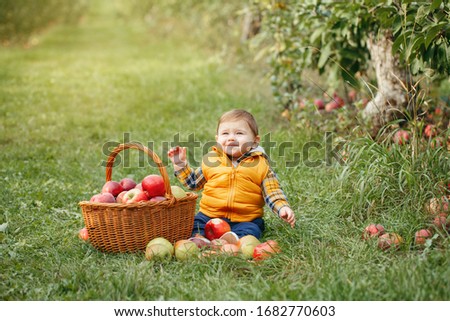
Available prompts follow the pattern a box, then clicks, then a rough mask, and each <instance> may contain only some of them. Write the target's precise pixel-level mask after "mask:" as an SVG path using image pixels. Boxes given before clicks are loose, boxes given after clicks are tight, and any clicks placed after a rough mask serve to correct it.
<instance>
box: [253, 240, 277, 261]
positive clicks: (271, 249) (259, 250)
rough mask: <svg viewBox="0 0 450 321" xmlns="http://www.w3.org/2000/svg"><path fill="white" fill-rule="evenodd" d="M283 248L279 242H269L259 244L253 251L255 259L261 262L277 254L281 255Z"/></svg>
mask: <svg viewBox="0 0 450 321" xmlns="http://www.w3.org/2000/svg"><path fill="white" fill-rule="evenodd" d="M280 252H281V248H280V246H279V245H278V242H277V241H274V240H268V241H266V242H264V243H261V244H258V245H257V246H255V248H254V249H253V259H254V260H256V261H261V260H265V259H268V258H270V257H271V256H272V255H274V254H276V253H280Z"/></svg>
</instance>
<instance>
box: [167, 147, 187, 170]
mask: <svg viewBox="0 0 450 321" xmlns="http://www.w3.org/2000/svg"><path fill="white" fill-rule="evenodd" d="M167 156H169V159H170V161H171V162H172V164H173V165H174V169H175V170H180V169H182V168H184V167H186V165H187V161H186V147H180V146H176V147H173V148H171V149H170V150H169V151H168V152H167Z"/></svg>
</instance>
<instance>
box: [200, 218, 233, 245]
mask: <svg viewBox="0 0 450 321" xmlns="http://www.w3.org/2000/svg"><path fill="white" fill-rule="evenodd" d="M229 231H231V228H230V224H228V223H227V222H226V221H224V220H222V219H220V218H212V219H210V220H209V221H208V222H207V223H206V224H205V236H206V238H207V239H209V240H211V241H212V240H214V239H218V238H220V237H221V236H222V235H223V234H225V233H226V232H229Z"/></svg>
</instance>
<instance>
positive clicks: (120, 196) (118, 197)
mask: <svg viewBox="0 0 450 321" xmlns="http://www.w3.org/2000/svg"><path fill="white" fill-rule="evenodd" d="M127 192H128V191H123V192H121V193H120V194H119V195H117V197H116V202H117V203H123V197H124V195H125V194H126V193H127Z"/></svg>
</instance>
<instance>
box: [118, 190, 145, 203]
mask: <svg viewBox="0 0 450 321" xmlns="http://www.w3.org/2000/svg"><path fill="white" fill-rule="evenodd" d="M145 201H148V195H147V193H146V192H144V191H141V190H139V189H137V188H133V189H130V190H129V191H128V192H126V193H125V195H124V196H123V200H122V203H126V204H130V203H138V202H145Z"/></svg>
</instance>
